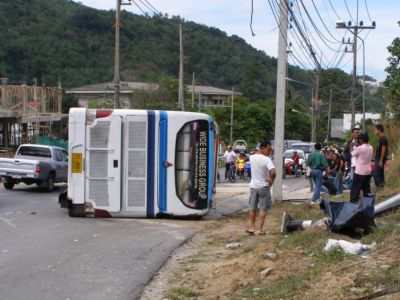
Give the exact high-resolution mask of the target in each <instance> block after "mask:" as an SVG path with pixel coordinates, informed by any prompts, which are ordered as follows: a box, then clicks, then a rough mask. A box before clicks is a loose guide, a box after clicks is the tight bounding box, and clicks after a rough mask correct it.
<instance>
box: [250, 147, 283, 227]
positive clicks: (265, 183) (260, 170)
mask: <svg viewBox="0 0 400 300" xmlns="http://www.w3.org/2000/svg"><path fill="white" fill-rule="evenodd" d="M271 151H272V146H271V142H270V141H269V140H267V141H264V142H262V143H261V144H260V150H259V152H257V153H256V154H254V155H252V156H250V166H251V181H250V199H249V208H250V212H249V219H250V228H248V229H247V230H246V232H247V233H249V234H254V233H255V232H257V233H258V234H260V235H265V231H263V226H264V222H265V217H266V215H267V211H268V210H270V209H271V205H272V201H271V191H270V188H271V186H272V184H273V183H274V180H275V176H276V171H275V166H274V164H273V162H272V160H271V158H269V157H268V155H270V154H271ZM257 208H259V209H260V213H259V219H260V225H259V228H258V230H257V231H256V211H257Z"/></svg>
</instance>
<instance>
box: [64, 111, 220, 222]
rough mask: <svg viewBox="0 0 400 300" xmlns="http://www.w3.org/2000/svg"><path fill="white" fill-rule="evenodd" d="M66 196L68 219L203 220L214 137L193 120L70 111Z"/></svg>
mask: <svg viewBox="0 0 400 300" xmlns="http://www.w3.org/2000/svg"><path fill="white" fill-rule="evenodd" d="M68 130H69V132H68V137H69V138H68V140H69V142H68V152H69V158H70V159H69V162H68V189H67V191H66V192H64V193H62V194H61V195H60V197H59V202H60V204H61V206H62V207H66V208H68V210H69V215H70V216H74V217H154V216H158V215H173V216H189V215H192V216H201V215H204V214H207V213H208V212H209V211H210V209H211V208H212V204H213V203H212V201H213V192H214V191H215V181H216V180H215V179H216V168H217V165H216V158H217V155H216V154H217V146H218V142H217V139H218V130H217V126H216V124H215V123H214V121H213V120H212V118H211V117H209V116H208V115H205V114H200V113H192V112H174V111H153V110H129V109H116V110H108V109H86V108H71V110H70V113H69V128H68Z"/></svg>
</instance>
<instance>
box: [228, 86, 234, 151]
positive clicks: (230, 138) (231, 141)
mask: <svg viewBox="0 0 400 300" xmlns="http://www.w3.org/2000/svg"><path fill="white" fill-rule="evenodd" d="M234 94H235V88H232V103H231V124H230V126H231V131H230V135H229V143H230V144H231V146H232V145H233V98H234Z"/></svg>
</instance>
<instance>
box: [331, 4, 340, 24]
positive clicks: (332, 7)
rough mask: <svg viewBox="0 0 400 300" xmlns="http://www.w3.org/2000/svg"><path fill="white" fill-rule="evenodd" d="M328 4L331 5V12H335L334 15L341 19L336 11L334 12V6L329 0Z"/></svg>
mask: <svg viewBox="0 0 400 300" xmlns="http://www.w3.org/2000/svg"><path fill="white" fill-rule="evenodd" d="M329 4H330V5H331V7H332V10H333V12H334V13H335V15H336V17H337V18H338V19H339V20H340V19H341V17H340V16H339V15H338V13H337V12H336V9H335V7H334V6H333V5H332V2H331V0H329Z"/></svg>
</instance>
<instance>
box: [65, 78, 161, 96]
mask: <svg viewBox="0 0 400 300" xmlns="http://www.w3.org/2000/svg"><path fill="white" fill-rule="evenodd" d="M157 89H158V84H155V83H146V82H134V81H121V85H120V92H121V93H131V92H132V91H134V90H157ZM66 93H67V94H80V93H82V94H88V93H114V83H113V82H102V83H96V84H90V85H84V86H81V87H77V88H72V89H68V90H66Z"/></svg>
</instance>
